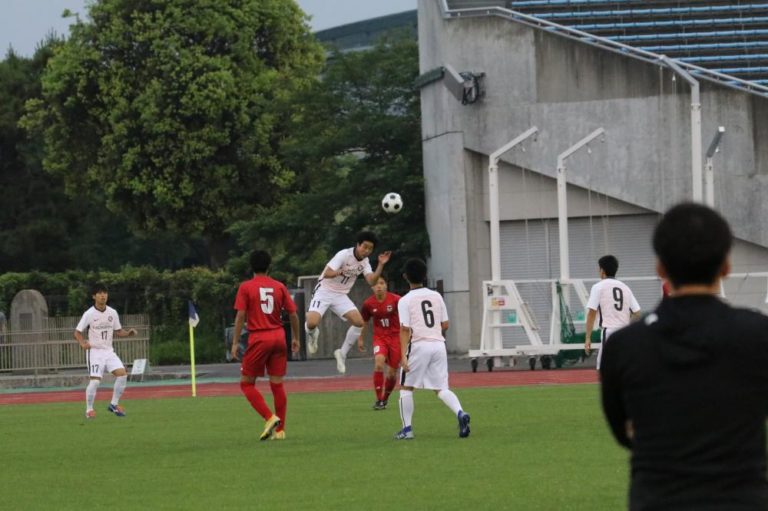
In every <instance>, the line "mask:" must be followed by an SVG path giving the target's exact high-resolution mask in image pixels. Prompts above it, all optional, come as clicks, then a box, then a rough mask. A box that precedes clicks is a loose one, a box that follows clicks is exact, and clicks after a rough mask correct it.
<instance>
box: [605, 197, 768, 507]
mask: <svg viewBox="0 0 768 511" xmlns="http://www.w3.org/2000/svg"><path fill="white" fill-rule="evenodd" d="M731 243H732V237H731V231H730V228H729V227H728V224H727V223H726V221H725V220H724V219H723V218H722V217H721V216H720V215H719V214H718V213H716V212H715V211H713V210H711V209H709V208H707V207H705V206H701V205H697V204H681V205H678V206H675V207H673V208H672V209H671V210H669V211H668V212H667V213H666V214H665V215H664V217H663V218H662V220H661V222H660V223H659V225H658V226H657V227H656V231H655V232H654V235H653V249H654V251H655V252H656V256H657V264H656V268H657V272H658V274H659V276H660V277H661V278H663V279H667V280H668V281H669V282H670V284H671V293H670V296H669V297H667V298H664V299H663V300H662V302H661V303H660V304H659V306H658V308H657V309H656V310H655V311H654V312H652V313H650V314H648V315H647V316H646V317H645V318H644V319H643V320H641V321H638V322H636V323H634V324H632V325H630V326H628V327H626V328H624V329H622V330H620V331H618V332H616V333H615V334H614V335H613V336H612V337H611V342H610V343H609V344H607V345H606V347H605V353H604V355H603V366H602V368H601V373H600V376H601V381H602V401H603V410H604V412H605V416H606V419H607V420H608V424H609V425H610V428H611V431H612V432H613V435H614V436H615V437H616V440H617V441H618V442H619V443H620V444H621V445H623V446H625V447H627V448H628V449H630V451H631V452H632V460H631V469H632V473H631V483H630V491H629V508H630V510H632V511H651V510H686V511H687V510H690V511H694V510H695V511H711V510H728V511H740V510H768V484H767V483H766V415H767V412H768V317H766V316H764V315H762V314H760V313H759V312H755V311H751V310H745V309H740V308H735V307H731V306H730V305H728V304H726V303H724V302H723V301H721V300H720V298H719V297H718V294H719V291H720V279H721V278H723V277H725V276H726V275H727V274H728V272H729V271H730V261H729V252H730V249H731Z"/></svg>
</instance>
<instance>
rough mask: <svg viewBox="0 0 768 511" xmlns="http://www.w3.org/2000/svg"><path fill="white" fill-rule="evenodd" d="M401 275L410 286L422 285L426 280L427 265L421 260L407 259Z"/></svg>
mask: <svg viewBox="0 0 768 511" xmlns="http://www.w3.org/2000/svg"><path fill="white" fill-rule="evenodd" d="M403 273H404V274H405V278H406V279H407V280H408V282H410V283H411V284H424V281H425V280H427V263H425V262H424V261H422V260H421V259H408V260H407V261H406V262H405V266H403Z"/></svg>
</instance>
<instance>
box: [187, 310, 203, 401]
mask: <svg viewBox="0 0 768 511" xmlns="http://www.w3.org/2000/svg"><path fill="white" fill-rule="evenodd" d="M188 304H189V309H188V310H189V362H190V373H191V376H192V397H196V396H197V384H196V383H195V327H196V326H197V324H198V323H200V316H198V315H197V309H195V304H194V303H192V300H189V301H188Z"/></svg>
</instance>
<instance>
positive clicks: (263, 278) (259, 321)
mask: <svg viewBox="0 0 768 511" xmlns="http://www.w3.org/2000/svg"><path fill="white" fill-rule="evenodd" d="M271 263H272V257H271V256H270V255H269V254H268V253H267V252H264V251H263V250H256V251H254V252H253V253H252V254H251V269H252V270H253V274H254V275H253V278H252V279H251V280H247V281H245V282H243V283H242V284H240V288H239V289H238V290H237V297H236V298H235V310H237V316H235V331H234V337H232V338H233V339H239V338H240V332H241V331H242V328H243V324H244V323H245V321H246V318H247V319H248V348H246V350H245V353H244V354H243V363H242V365H241V366H240V374H241V376H240V389H241V390H242V391H243V394H245V397H246V398H247V399H248V401H249V402H250V403H251V406H253V409H254V410H256V411H257V412H258V413H259V415H261V416H262V417H263V418H264V420H265V421H266V423H265V425H264V431H263V432H262V433H261V436H260V437H259V440H266V439H268V438H270V437H271V438H272V439H273V440H284V439H285V430H284V428H285V412H286V409H287V403H288V401H287V398H286V396H285V388H283V376H285V370H286V366H287V362H288V357H287V355H288V353H287V349H286V346H285V330H284V329H283V321H282V318H281V317H280V314H281V312H282V311H283V310H285V311H286V312H287V313H288V317H289V318H290V322H291V337H292V339H291V351H293V352H294V353H295V352H298V351H299V316H298V315H297V314H296V304H294V303H293V300H292V299H291V295H289V294H288V289H286V287H285V286H284V285H283V284H282V283H281V282H278V281H276V280H274V279H272V278H270V277H267V270H268V269H269V265H270V264H271ZM238 347H239V343H238V342H237V341H235V342H233V343H232V358H233V359H235V360H237V358H238V356H237V350H238ZM265 368H266V371H267V374H268V375H269V386H270V388H271V389H272V396H273V397H274V402H275V413H272V411H271V410H270V409H269V406H267V403H266V402H265V401H264V396H262V395H261V392H259V391H258V389H257V388H256V386H255V383H256V378H257V377H259V376H264V369H265Z"/></svg>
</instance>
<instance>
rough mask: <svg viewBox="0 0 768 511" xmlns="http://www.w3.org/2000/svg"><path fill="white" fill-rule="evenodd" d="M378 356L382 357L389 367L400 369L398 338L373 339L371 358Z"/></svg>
mask: <svg viewBox="0 0 768 511" xmlns="http://www.w3.org/2000/svg"><path fill="white" fill-rule="evenodd" d="M379 355H384V358H386V359H387V365H388V366H389V367H392V368H393V369H397V368H398V367H400V357H401V355H400V337H374V338H373V356H374V357H377V356H379Z"/></svg>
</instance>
